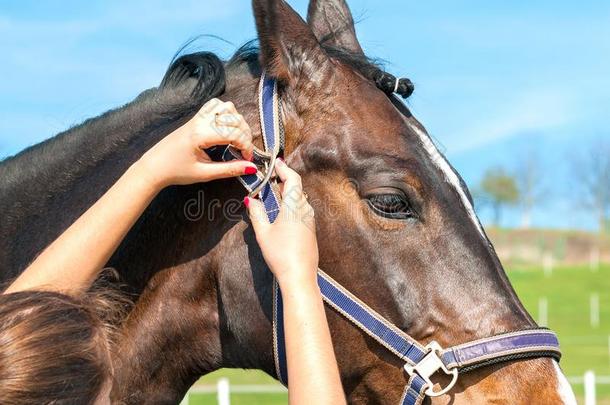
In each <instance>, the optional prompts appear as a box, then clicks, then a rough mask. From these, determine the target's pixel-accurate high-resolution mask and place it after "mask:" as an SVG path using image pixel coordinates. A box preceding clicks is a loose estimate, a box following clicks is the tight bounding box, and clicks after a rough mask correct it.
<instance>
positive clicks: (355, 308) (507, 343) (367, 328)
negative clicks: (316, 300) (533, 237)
mask: <svg viewBox="0 0 610 405" xmlns="http://www.w3.org/2000/svg"><path fill="white" fill-rule="evenodd" d="M259 110H260V122H261V127H262V133H263V141H264V147H265V151H264V152H263V153H261V152H256V153H255V161H256V162H257V163H258V164H260V165H261V166H264V170H265V171H264V173H265V174H264V175H263V174H260V173H257V174H255V175H246V176H242V177H240V178H239V180H240V182H241V183H242V184H243V185H244V187H245V188H246V189H247V190H248V192H249V193H250V196H251V197H254V196H256V195H258V196H259V197H260V199H261V201H262V202H263V203H264V206H265V210H266V211H267V216H268V217H269V221H270V222H273V221H275V219H276V218H277V215H278V212H279V209H280V201H281V200H280V196H279V193H278V192H277V190H276V187H275V184H273V183H272V182H271V181H270V179H271V176H272V172H273V167H274V165H275V159H276V158H277V157H278V156H279V155H281V154H282V152H283V148H284V130H283V126H282V121H281V118H280V102H279V97H278V92H277V83H276V81H275V79H274V78H271V77H268V76H267V75H265V73H263V75H262V77H261V81H260V86H259ZM210 152H211V153H210V156H211V157H212V159H215V160H225V161H228V160H233V159H241V155H239V153H238V152H236V151H235V150H234V149H233V148H230V147H227V148H224V147H223V148H221V149H217V148H214V149H213V150H211V151H210ZM318 285H319V287H320V291H321V292H322V297H323V299H324V302H326V304H328V305H329V306H330V307H332V308H333V309H334V310H336V311H337V312H339V313H340V314H341V315H343V316H345V318H347V319H348V320H349V321H350V322H351V323H353V324H354V325H355V326H356V327H358V328H359V329H361V330H362V331H363V332H365V333H366V334H367V335H369V336H370V337H371V338H373V339H375V340H376V341H377V342H378V343H379V344H381V345H382V346H384V347H385V348H386V349H388V350H389V351H390V352H391V353H393V354H394V355H396V356H397V357H398V358H400V359H401V360H403V361H404V362H405V365H404V369H405V371H406V373H407V375H408V376H409V379H408V381H407V383H406V387H405V390H404V393H403V395H402V399H401V405H420V404H421V403H422V402H423V400H424V398H425V397H426V396H430V397H436V396H440V395H443V394H446V393H448V392H449V391H450V390H451V388H453V386H454V385H455V383H456V381H457V379H458V376H459V374H460V373H465V372H468V371H471V370H474V369H476V368H479V367H484V366H488V365H491V364H495V363H500V362H506V361H512V360H517V359H524V358H537V357H550V358H553V359H555V360H557V361H559V359H560V358H561V351H560V350H559V342H558V340H557V336H556V335H555V333H553V332H552V331H550V330H548V329H545V328H536V329H527V330H521V331H515V332H510V333H504V334H500V335H496V336H492V337H488V338H484V339H479V340H475V341H472V342H468V343H464V344H460V345H457V346H453V347H450V348H446V349H444V348H442V347H441V346H440V345H439V344H438V343H436V342H434V341H432V342H430V343H428V344H427V345H425V346H424V345H422V344H420V343H419V342H417V341H416V340H415V339H413V338H412V337H410V336H409V335H407V334H406V333H405V332H403V331H402V330H400V329H398V328H397V327H396V326H394V325H393V324H391V323H390V322H389V321H387V320H386V319H385V318H384V317H383V316H381V315H380V314H378V313H377V312H376V311H375V310H373V309H372V308H370V307H369V306H368V305H366V304H365V303H364V302H362V301H360V300H359V299H358V298H357V297H355V296H354V295H353V294H351V293H350V292H349V291H348V290H346V289H345V288H344V287H343V286H341V285H340V284H339V283H337V282H336V281H335V280H333V279H332V278H331V277H330V276H329V275H328V274H326V273H324V272H323V271H322V270H318ZM273 296H274V297H273V352H274V357H275V368H276V373H277V376H278V378H279V380H280V381H281V382H282V384H284V385H286V386H287V385H288V370H287V367H286V344H285V341H284V322H283V321H284V314H283V304H282V294H281V292H280V289H279V286H278V283H277V281H276V280H274V285H273ZM437 372H442V373H444V374H446V375H448V376H450V377H451V381H450V382H449V383H448V384H447V386H446V387H444V388H441V389H439V390H438V391H435V390H434V383H433V382H432V381H431V377H432V376H433V375H434V374H435V373H437Z"/></svg>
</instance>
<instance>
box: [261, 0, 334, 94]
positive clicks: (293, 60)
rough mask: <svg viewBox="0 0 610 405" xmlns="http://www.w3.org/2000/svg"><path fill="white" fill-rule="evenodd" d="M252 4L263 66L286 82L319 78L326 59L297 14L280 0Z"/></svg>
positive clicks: (327, 60) (312, 34)
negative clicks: (301, 77)
mask: <svg viewBox="0 0 610 405" xmlns="http://www.w3.org/2000/svg"><path fill="white" fill-rule="evenodd" d="M252 6H253V9H254V17H255V19H256V29H257V31H258V38H259V43H260V48H261V59H262V60H261V62H262V64H263V67H264V68H265V69H266V70H267V71H268V72H269V73H270V74H271V75H272V76H275V77H277V78H278V79H280V80H282V81H285V82H287V83H290V82H293V81H297V80H298V79H299V77H300V76H304V77H307V79H308V80H310V81H311V80H315V78H316V77H317V78H320V79H321V75H320V74H319V72H320V69H322V68H323V67H324V66H326V64H327V63H329V61H330V60H329V58H328V56H327V55H326V53H325V52H324V51H323V50H322V47H321V46H320V44H319V43H318V40H317V38H316V36H315V35H314V33H313V31H312V30H311V28H310V27H309V25H307V23H306V22H305V21H304V20H303V19H302V18H301V16H299V14H298V13H297V12H296V11H294V10H293V9H292V8H291V7H290V6H289V5H288V4H287V3H286V2H285V1H284V0H253V1H252ZM316 72H317V73H318V74H316Z"/></svg>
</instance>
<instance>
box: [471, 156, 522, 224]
mask: <svg viewBox="0 0 610 405" xmlns="http://www.w3.org/2000/svg"><path fill="white" fill-rule="evenodd" d="M478 194H479V195H480V197H481V198H483V199H485V200H486V201H487V202H488V203H489V204H490V205H491V207H492V210H493V215H494V225H496V226H498V225H500V220H501V219H502V208H504V206H506V205H514V204H516V203H518V202H519V189H518V187H517V182H516V180H515V178H514V177H513V176H511V175H510V174H508V173H507V172H506V171H505V170H504V169H503V168H501V167H495V168H491V169H488V170H487V171H486V172H485V174H484V175H483V179H482V180H481V185H480V187H479V193H478Z"/></svg>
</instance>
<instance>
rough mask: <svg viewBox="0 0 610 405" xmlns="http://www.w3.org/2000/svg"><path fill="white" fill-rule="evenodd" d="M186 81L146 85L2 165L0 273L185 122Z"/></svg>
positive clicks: (23, 259) (17, 266) (18, 263)
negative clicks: (148, 87) (181, 107)
mask: <svg viewBox="0 0 610 405" xmlns="http://www.w3.org/2000/svg"><path fill="white" fill-rule="evenodd" d="M187 87H188V86H183V87H181V88H177V89H176V88H174V89H167V90H158V89H153V90H148V91H146V92H144V93H143V94H142V95H140V96H139V97H138V98H137V99H136V100H134V101H133V102H132V103H130V104H128V105H126V106H124V107H121V108H118V109H115V110H112V111H109V112H107V113H105V114H103V115H102V116H100V117H97V118H94V119H90V120H88V121H86V122H85V123H83V124H82V125H80V126H78V127H75V128H73V129H70V130H69V131H66V132H64V133H62V134H59V135H58V136H56V137H54V138H51V139H49V140H47V141H45V142H43V143H41V144H39V145H36V146H33V147H30V148H28V149H26V150H25V151H23V152H21V153H20V154H18V155H16V156H14V157H12V158H9V159H7V160H6V161H4V162H2V164H0V179H2V180H1V183H0V211H1V212H2V213H3V216H2V217H3V218H2V223H1V227H0V236H1V238H0V251H1V252H2V253H0V268H3V269H5V270H4V271H3V274H2V275H1V276H0V277H2V278H3V279H4V280H6V279H8V278H11V277H13V276H15V275H16V274H18V272H19V271H21V270H22V269H23V267H24V266H25V265H27V263H29V262H30V261H31V260H32V258H33V257H34V256H35V255H36V254H37V253H38V252H39V251H40V250H41V249H42V248H44V246H46V245H48V244H49V243H50V242H51V241H52V240H53V239H54V238H55V237H57V236H58V235H59V233H61V232H62V231H63V230H64V229H65V228H67V227H68V226H69V224H70V223H72V222H73V221H74V220H75V219H76V218H77V217H78V215H80V214H81V213H82V212H83V211H84V210H86V209H87V208H88V207H89V206H91V204H93V202H95V201H96V200H97V199H98V198H99V197H100V196H101V195H102V194H103V193H104V192H105V191H106V190H107V189H108V188H109V187H110V186H111V185H112V184H113V183H114V182H115V181H116V180H117V179H118V177H120V175H121V174H122V173H123V172H124V171H125V170H126V169H127V168H128V167H129V166H130V165H131V164H132V163H133V162H134V161H136V160H137V159H138V158H139V157H140V156H141V155H142V154H143V152H144V151H145V150H147V149H148V148H149V147H150V146H151V145H153V144H154V143H155V142H157V141H158V140H159V139H160V138H162V137H163V136H165V135H166V134H167V133H169V132H170V131H171V130H172V129H173V128H175V127H177V126H178V125H179V124H180V123H181V122H182V121H184V117H183V115H177V114H175V113H173V112H172V108H171V106H173V105H178V104H179V103H181V102H182V103H184V104H186V105H189V104H190V103H189V98H190V97H189V96H190V93H189V92H188V91H187V90H188V89H187ZM191 88H192V84H191ZM170 90H171V91H170ZM195 110H196V106H193V108H192V111H195ZM181 111H183V110H181ZM16 247H19V249H16Z"/></svg>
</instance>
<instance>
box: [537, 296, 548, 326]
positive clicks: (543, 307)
mask: <svg viewBox="0 0 610 405" xmlns="http://www.w3.org/2000/svg"><path fill="white" fill-rule="evenodd" d="M538 325H540V326H548V325H549V302H548V300H547V299H546V297H540V298H539V299H538Z"/></svg>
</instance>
